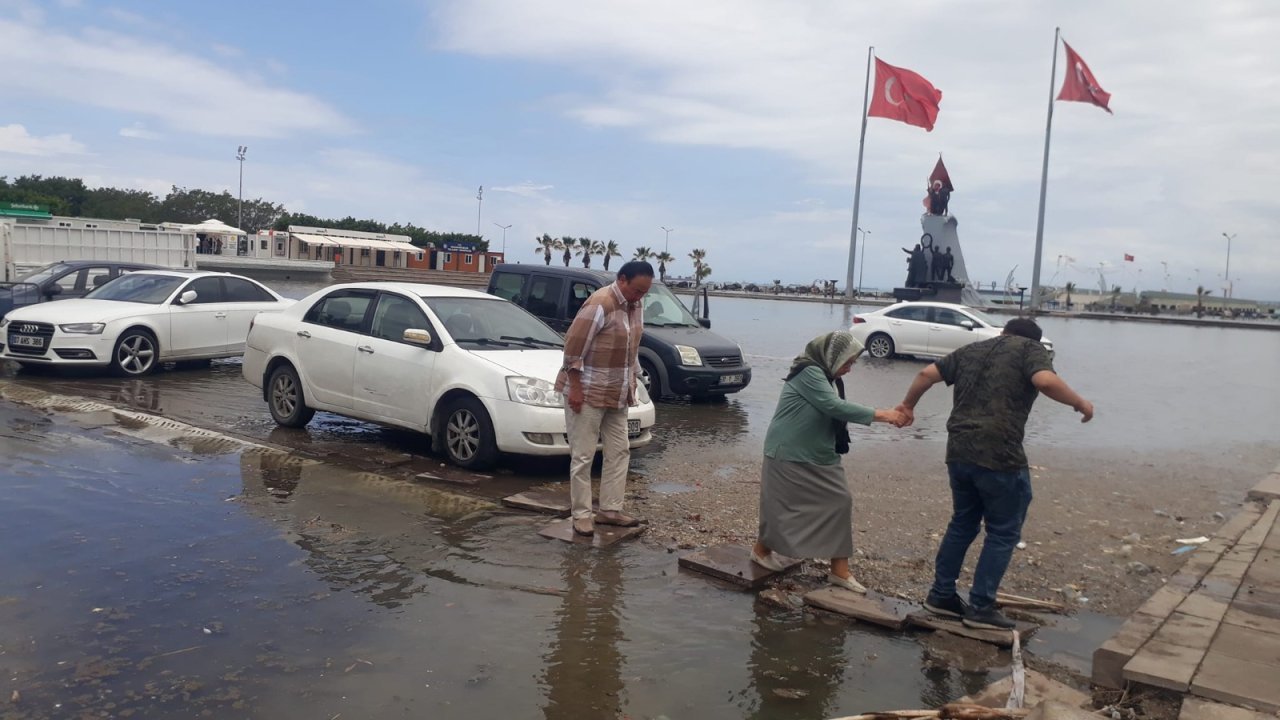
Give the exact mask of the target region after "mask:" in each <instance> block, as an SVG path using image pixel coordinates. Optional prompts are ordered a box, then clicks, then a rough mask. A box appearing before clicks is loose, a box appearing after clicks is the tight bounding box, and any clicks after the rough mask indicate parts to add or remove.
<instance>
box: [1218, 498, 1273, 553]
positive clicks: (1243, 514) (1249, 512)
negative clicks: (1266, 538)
mask: <svg viewBox="0 0 1280 720" xmlns="http://www.w3.org/2000/svg"><path fill="white" fill-rule="evenodd" d="M1260 517H1262V506H1260V505H1258V504H1256V503H1249V504H1247V505H1245V506H1244V507H1243V508H1241V509H1240V512H1238V513H1236V514H1235V515H1232V516H1231V517H1230V518H1229V519H1228V520H1227V521H1226V522H1225V523H1223V524H1222V527H1220V528H1218V529H1217V530H1215V531H1214V533H1213V537H1214V538H1215V539H1217V538H1220V539H1223V540H1226V541H1227V542H1228V544H1231V543H1234V542H1235V541H1236V540H1239V539H1240V535H1241V534H1243V533H1244V531H1245V530H1248V529H1249V528H1251V527H1253V524H1254V523H1256V522H1258V518H1260Z"/></svg>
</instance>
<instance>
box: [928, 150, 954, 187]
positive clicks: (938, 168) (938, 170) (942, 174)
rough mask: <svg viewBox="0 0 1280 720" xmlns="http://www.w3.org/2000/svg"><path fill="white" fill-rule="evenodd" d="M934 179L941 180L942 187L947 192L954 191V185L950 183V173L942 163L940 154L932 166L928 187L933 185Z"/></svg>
mask: <svg viewBox="0 0 1280 720" xmlns="http://www.w3.org/2000/svg"><path fill="white" fill-rule="evenodd" d="M935 181H938V182H941V183H942V187H943V189H945V190H946V191H947V192H955V190H956V186H955V185H952V184H951V173H948V172H947V166H946V165H943V164H942V156H941V155H939V156H938V164H937V165H934V166H933V173H932V174H931V175H929V187H933V183H934V182H935Z"/></svg>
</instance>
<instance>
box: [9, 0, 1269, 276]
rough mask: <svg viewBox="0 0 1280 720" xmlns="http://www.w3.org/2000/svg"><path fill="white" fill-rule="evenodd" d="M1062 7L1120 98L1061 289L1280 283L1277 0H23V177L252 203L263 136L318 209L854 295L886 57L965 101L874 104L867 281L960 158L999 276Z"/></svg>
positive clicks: (1081, 184) (1028, 230) (1107, 123)
mask: <svg viewBox="0 0 1280 720" xmlns="http://www.w3.org/2000/svg"><path fill="white" fill-rule="evenodd" d="M1058 26H1060V27H1061V28H1062V34H1063V37H1064V39H1065V40H1066V41H1067V42H1069V43H1071V45H1072V47H1073V48H1074V49H1075V50H1076V51H1077V52H1079V53H1080V55H1081V56H1082V57H1083V58H1084V59H1085V61H1086V62H1087V63H1088V64H1089V66H1090V68H1091V69H1092V70H1093V73H1094V75H1095V76H1096V78H1097V80H1098V82H1099V84H1100V85H1101V86H1102V87H1103V88H1104V89H1106V90H1107V91H1108V92H1110V93H1111V94H1112V99H1111V109H1112V110H1113V111H1114V113H1115V114H1114V115H1108V114H1107V113H1106V112H1104V111H1102V110H1101V109H1099V108H1097V107H1093V106H1091V105H1088V104H1084V103H1072V102H1059V103H1056V105H1055V108H1054V117H1053V136H1052V144H1051V152H1050V161H1049V182H1048V204H1047V211H1046V221H1045V230H1044V254H1043V257H1044V260H1043V265H1042V268H1043V269H1042V282H1043V283H1045V284H1058V285H1060V284H1063V283H1065V282H1068V281H1071V282H1075V283H1077V284H1078V285H1079V286H1081V287H1089V288H1093V287H1097V286H1098V284H1099V272H1100V271H1101V273H1102V276H1103V278H1104V279H1105V282H1106V283H1107V284H1108V285H1112V284H1121V285H1123V286H1124V288H1125V289H1126V290H1129V289H1133V288H1137V289H1140V290H1159V289H1168V290H1171V291H1184V292H1189V291H1194V288H1195V287H1196V285H1197V284H1202V285H1204V286H1206V287H1209V288H1211V289H1213V291H1214V293H1215V294H1221V293H1222V289H1223V287H1224V286H1225V285H1226V279H1225V278H1228V277H1229V278H1230V280H1231V282H1232V284H1233V287H1234V295H1235V296H1236V297H1252V298H1264V299H1280V253H1277V252H1276V250H1275V249H1274V244H1275V243H1276V242H1277V240H1280V233H1277V230H1276V225H1275V223H1276V222H1277V216H1278V215H1280V212H1278V211H1280V207H1278V200H1277V198H1278V197H1280V195H1278V194H1277V192H1276V191H1275V188H1276V186H1277V184H1278V183H1277V180H1278V179H1280V52H1276V51H1275V48H1274V42H1275V38H1276V37H1277V36H1280V4H1277V3H1273V2H1267V1H1266V0H1256V1H1255V2H1242V1H1239V0H1216V1H1215V2H1213V3H1190V2H1185V3H1169V2H1152V1H1148V0H1134V1H1133V2H1126V3H1113V2H1103V1H1102V0H1074V1H1061V2H1059V1H1051V0H1042V1H1038V2H1025V0H965V1H957V2H942V0H899V2H896V3H892V4H885V3H861V2H859V3H854V2H847V1H846V0H791V1H787V2H783V1H781V0H699V2H696V3H691V2H686V1H676V0H645V1H644V2H640V1H639V0H593V2H589V3H583V2H572V1H570V0H412V1H411V0H374V1H373V2H367V3H349V2H341V3H340V2H330V1H328V0H316V1H315V2H301V1H298V2H271V3H263V2H245V1H243V0H220V1H219V2H217V3H161V2H155V1H154V0H150V1H143V0H137V1H133V2H131V1H129V0H115V1H107V0H103V1H98V0H47V1H46V2H39V3H36V2H30V0H0V68H2V69H0V175H8V176H10V177H13V176H17V175H24V174H30V173H37V174H44V175H70V176H76V177H82V178H84V179H85V181H86V182H87V183H89V184H90V185H91V186H99V185H108V186H116V187H133V188H141V189H146V190H151V191H153V192H156V193H157V194H160V195H163V194H165V193H166V192H167V191H168V189H169V188H170V187H171V186H174V185H177V186H182V187H192V188H205V189H211V190H222V189H226V190H229V191H231V192H232V193H233V194H234V193H236V192H238V179H239V176H238V172H239V165H238V163H237V161H236V159H235V151H236V148H237V146H239V145H246V146H248V148H249V149H248V152H247V156H246V160H245V163H244V194H245V197H254V198H256V197H262V198H266V199H270V200H274V201H277V202H282V203H284V204H285V205H286V207H287V208H288V209H289V210H291V211H295V212H307V213H311V214H315V215H319V216H322V217H342V216H346V215H353V216H356V217H361V218H365V217H369V218H375V219H378V220H382V221H385V222H388V223H390V222H397V221H398V222H413V223H415V224H418V225H421V226H424V227H427V228H430V229H434V230H440V231H445V232H475V231H476V230H477V215H478V216H479V231H480V232H481V233H482V234H483V235H485V237H486V238H488V239H489V240H490V241H491V242H492V243H493V244H494V247H495V248H501V246H502V242H503V241H502V235H503V230H502V229H501V228H499V227H497V225H499V224H500V225H510V226H511V227H510V229H509V230H507V231H506V250H507V256H508V260H509V261H512V262H515V261H520V262H540V261H541V260H540V257H539V256H538V255H536V254H535V251H534V238H535V237H537V236H540V235H542V234H543V233H549V234H551V235H553V236H557V237H558V236H562V235H570V236H588V237H592V238H594V239H597V240H601V241H605V240H614V241H616V242H618V243H619V245H620V246H621V247H622V248H623V250H624V253H625V255H626V256H627V257H630V256H631V254H632V253H633V252H634V249H635V248H636V247H639V246H647V247H650V248H652V249H655V250H661V249H663V248H664V246H667V245H666V244H667V243H668V242H669V251H670V252H671V253H672V254H673V255H675V256H676V257H677V258H679V260H678V262H677V263H675V265H674V266H673V268H672V273H673V274H676V275H685V274H688V273H689V272H690V271H691V265H692V263H691V262H690V261H689V260H688V253H689V251H690V250H691V249H693V248H702V249H705V250H706V251H707V255H708V263H709V264H710V265H711V267H712V269H713V273H712V276H711V278H710V279H711V280H712V281H724V282H728V281H735V280H736V281H743V282H771V281H772V280H774V279H778V280H781V281H783V282H785V283H792V282H802V283H808V282H811V281H814V280H817V279H833V278H839V279H840V281H841V285H843V278H844V276H845V272H846V267H847V265H846V264H847V262H848V253H849V240H850V229H851V227H850V226H851V221H852V204H853V186H854V176H855V171H856V167H857V154H858V136H859V125H860V120H861V112H862V106H863V99H864V82H865V78H866V71H867V49H868V47H869V46H872V45H874V46H875V48H876V49H875V52H876V55H877V56H878V57H879V58H880V59H882V60H884V61H886V62H888V63H891V64H893V65H897V66H901V67H905V68H909V69H911V70H913V71H915V72H918V73H920V74H921V75H923V76H924V77H925V78H927V79H928V80H929V81H930V82H932V83H933V84H934V85H935V86H936V87H938V88H939V89H941V90H942V92H943V99H942V104H941V110H940V113H939V115H938V121H937V126H936V127H935V129H934V130H933V131H932V132H925V131H924V130H923V129H921V128H916V127H911V126H908V125H905V124H902V123H897V122H894V121H891V120H887V119H883V118H870V119H869V120H868V126H867V135H866V144H865V158H864V165H863V180H862V196H861V211H860V217H859V221H858V224H859V226H861V227H862V228H863V229H864V230H865V231H866V235H865V236H864V235H863V234H861V233H859V242H860V244H861V242H862V239H863V238H864V237H865V239H866V245H865V267H863V268H862V270H861V274H862V284H863V285H864V286H865V287H873V288H886V289H887V288H891V287H893V286H895V285H898V284H901V282H902V281H903V279H904V278H905V271H906V265H905V259H906V255H904V254H903V253H902V250H901V249H900V248H903V247H907V248H909V247H911V245H912V244H914V242H915V241H916V240H917V239H918V237H919V235H920V232H921V230H920V212H921V209H922V206H921V198H922V197H923V195H924V186H925V180H926V178H927V177H928V175H929V172H930V171H931V170H932V169H933V165H934V163H935V162H936V160H937V158H938V154H939V153H941V154H942V157H943V158H944V160H945V162H946V164H947V167H948V169H949V171H950V173H951V177H952V180H953V182H954V183H955V186H956V192H955V194H954V195H953V196H952V200H951V210H952V212H953V214H954V215H955V216H956V218H957V220H958V222H959V226H958V228H959V235H960V240H961V244H962V247H963V249H964V253H965V259H966V265H967V266H968V269H969V275H970V279H971V280H975V281H980V282H982V283H984V284H988V283H990V282H992V281H996V282H997V283H999V284H1000V285H1003V284H1004V282H1005V279H1006V277H1008V276H1009V275H1010V274H1011V273H1012V277H1013V279H1014V283H1015V284H1021V285H1030V283H1031V267H1032V262H1033V260H1032V258H1033V252H1034V246H1035V232H1036V215H1037V208H1038V200H1039V190H1040V172H1041V162H1042V159H1043V148H1044V132H1045V116H1046V110H1047V105H1048V98H1049V91H1050V86H1049V79H1050V65H1051V62H1052V60H1053V58H1052V56H1051V51H1052V50H1053V47H1054V45H1053V37H1054V28H1055V27H1058ZM1057 57H1058V80H1057V83H1056V86H1055V87H1054V88H1053V90H1054V92H1055V93H1056V91H1057V88H1058V87H1060V86H1061V82H1062V70H1063V67H1062V66H1063V52H1062V50H1061V49H1059V50H1058V55H1057ZM479 186H483V187H484V193H483V200H482V201H481V202H478V201H477V199H476V195H477V188H478V187H479ZM221 219H223V220H226V221H234V220H235V219H234V218H221ZM664 226H665V227H667V228H670V229H671V232H670V233H669V234H668V233H666V232H665V231H664V230H662V228H663V227H664ZM1224 233H1226V234H1228V235H1231V236H1232V238H1233V239H1232V240H1231V241H1230V244H1231V257H1230V267H1231V270H1230V275H1229V276H1228V275H1226V262H1227V245H1228V241H1227V239H1226V237H1224ZM861 252H862V249H861V248H860V251H859V253H860V255H861ZM1125 254H1129V255H1133V256H1134V258H1135V261H1134V262H1125V261H1124V260H1123V258H1124V255H1125ZM859 260H860V261H861V257H860V258H859ZM597 262H598V261H597Z"/></svg>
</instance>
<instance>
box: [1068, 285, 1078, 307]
mask: <svg viewBox="0 0 1280 720" xmlns="http://www.w3.org/2000/svg"><path fill="white" fill-rule="evenodd" d="M1075 291H1076V284H1075V283H1073V282H1069V283H1067V310H1071V293H1073V292H1075Z"/></svg>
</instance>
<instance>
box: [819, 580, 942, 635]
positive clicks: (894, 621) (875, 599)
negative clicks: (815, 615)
mask: <svg viewBox="0 0 1280 720" xmlns="http://www.w3.org/2000/svg"><path fill="white" fill-rule="evenodd" d="M804 603H805V605H811V606H813V607H816V608H821V609H823V610H829V611H831V612H834V613H839V614H841V615H845V616H847V617H851V618H853V619H855V620H859V621H862V622H865V623H871V624H872V625H879V626H881V627H887V628H889V629H890V630H901V629H903V628H905V627H906V626H907V616H908V615H910V614H911V613H913V612H915V611H917V610H919V609H920V606H919V605H916V604H915V603H909V602H907V601H905V600H898V599H897V598H891V597H887V596H885V595H881V594H880V593H878V592H875V591H874V590H872V591H868V592H867V594H866V595H862V594H860V593H855V592H852V591H849V590H845V589H843V588H837V587H825V588H822V589H820V590H814V591H813V592H811V593H808V594H807V595H805V596H804Z"/></svg>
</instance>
